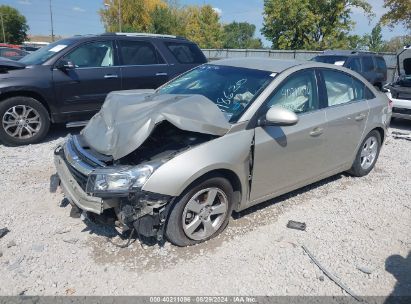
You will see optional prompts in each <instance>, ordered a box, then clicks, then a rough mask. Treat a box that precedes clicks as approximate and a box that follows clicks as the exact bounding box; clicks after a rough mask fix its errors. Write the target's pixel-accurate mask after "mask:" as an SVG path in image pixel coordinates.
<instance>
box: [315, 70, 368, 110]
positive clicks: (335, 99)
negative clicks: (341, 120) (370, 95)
mask: <svg viewBox="0 0 411 304" xmlns="http://www.w3.org/2000/svg"><path fill="white" fill-rule="evenodd" d="M322 74H323V77H324V81H325V87H326V89H327V95H328V106H329V107H331V106H335V105H340V104H344V103H348V102H352V101H356V100H361V99H364V88H365V85H364V83H362V82H361V81H359V80H357V79H354V78H353V77H351V76H350V75H348V74H345V73H343V72H338V71H331V70H323V71H322Z"/></svg>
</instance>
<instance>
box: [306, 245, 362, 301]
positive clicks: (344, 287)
mask: <svg viewBox="0 0 411 304" xmlns="http://www.w3.org/2000/svg"><path fill="white" fill-rule="evenodd" d="M301 247H302V248H303V250H304V251H305V252H306V253H307V255H308V256H309V257H310V259H311V260H312V261H313V262H314V264H315V265H317V266H318V268H320V270H321V271H322V272H323V273H324V274H325V275H326V276H327V277H328V278H330V280H331V281H333V282H334V283H335V284H337V285H338V286H340V287H341V288H342V289H344V290H345V291H346V292H347V293H348V294H349V295H350V296H352V297H353V298H354V299H356V300H357V301H362V300H361V299H360V297H359V296H357V295H356V294H355V293H354V292H353V291H352V290H351V289H350V288H348V287H347V286H346V285H344V284H343V283H342V282H341V281H340V280H339V279H338V278H337V277H336V276H334V275H333V274H332V273H331V272H329V271H328V270H327V269H325V268H324V267H323V266H322V265H321V264H320V262H318V260H317V259H316V258H315V256H313V255H312V253H311V252H310V251H309V250H308V249H307V248H306V247H305V246H304V245H303V246H301Z"/></svg>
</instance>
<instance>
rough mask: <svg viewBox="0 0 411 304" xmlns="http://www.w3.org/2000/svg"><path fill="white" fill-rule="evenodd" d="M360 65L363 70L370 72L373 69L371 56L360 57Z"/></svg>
mask: <svg viewBox="0 0 411 304" xmlns="http://www.w3.org/2000/svg"><path fill="white" fill-rule="evenodd" d="M362 67H363V71H364V72H371V71H373V70H374V61H373V60H372V58H371V56H365V57H363V58H362Z"/></svg>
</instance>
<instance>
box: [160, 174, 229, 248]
mask: <svg viewBox="0 0 411 304" xmlns="http://www.w3.org/2000/svg"><path fill="white" fill-rule="evenodd" d="M215 191H216V195H215V200H214V201H213V202H212V203H211V204H210V203H209V201H208V196H209V195H212V194H213V193H214V192H215ZM211 197H212V196H211ZM211 197H210V200H211ZM194 198H196V199H195V200H192V199H194ZM224 199H226V202H225V205H226V207H224V206H223V205H224V204H223V203H222V202H223V201H224ZM199 202H200V203H199ZM189 203H190V204H189ZM217 207H218V209H217ZM199 208H202V209H201V211H199V210H198V209H199ZM224 208H225V212H224V214H222V213H221V214H219V215H218V214H213V212H217V210H218V212H222V210H223V209H224ZM194 209H196V211H197V213H196V212H194V211H192V210H194ZM232 209H233V188H232V186H231V183H230V182H229V181H228V180H227V179H225V178H223V177H210V178H208V179H206V180H204V179H203V180H200V181H198V182H196V183H195V184H193V185H192V186H190V187H189V188H188V189H187V190H186V191H185V192H184V193H183V194H182V195H181V196H180V197H178V198H177V199H176V201H175V204H174V206H173V207H172V208H171V211H170V213H169V216H168V220H167V224H166V238H167V239H168V240H169V241H170V242H171V243H173V244H174V245H177V246H180V247H185V246H191V245H195V244H198V243H202V242H204V241H206V240H209V239H211V238H213V237H215V236H217V235H218V234H220V233H221V232H222V231H223V230H224V229H225V227H226V226H227V224H228V221H229V219H230V216H231V213H232ZM183 218H184V224H183ZM199 221H200V224H199V225H198V226H197V228H196V229H194V230H193V232H192V233H191V234H190V233H189V232H188V231H191V228H192V227H195V226H196V224H197V223H198V222H199ZM207 223H208V224H207ZM210 223H212V225H211V226H210ZM190 224H191V226H190ZM205 225H206V226H207V227H211V228H208V229H206V226H205Z"/></svg>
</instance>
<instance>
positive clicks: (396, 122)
mask: <svg viewBox="0 0 411 304" xmlns="http://www.w3.org/2000/svg"><path fill="white" fill-rule="evenodd" d="M390 128H396V129H399V130H403V131H411V120H405V119H398V118H395V119H391V123H390Z"/></svg>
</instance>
